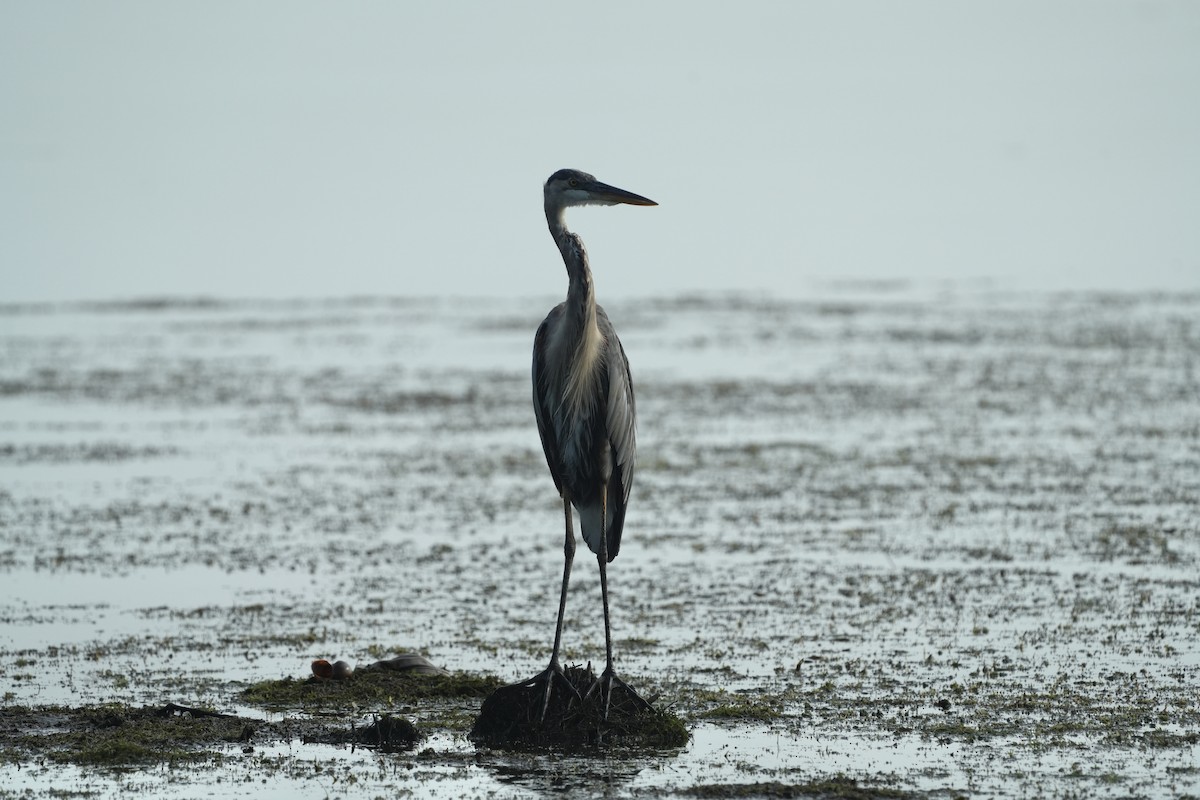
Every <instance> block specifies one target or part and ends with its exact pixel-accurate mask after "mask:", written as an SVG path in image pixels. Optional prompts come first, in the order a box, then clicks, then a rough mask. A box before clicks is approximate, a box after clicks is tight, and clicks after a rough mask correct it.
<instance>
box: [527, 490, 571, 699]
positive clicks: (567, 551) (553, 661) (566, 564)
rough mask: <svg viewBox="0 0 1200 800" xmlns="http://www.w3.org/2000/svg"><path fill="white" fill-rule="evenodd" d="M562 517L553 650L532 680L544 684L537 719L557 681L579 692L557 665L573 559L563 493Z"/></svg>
mask: <svg viewBox="0 0 1200 800" xmlns="http://www.w3.org/2000/svg"><path fill="white" fill-rule="evenodd" d="M563 516H564V517H565V519H566V531H567V533H566V540H565V542H564V543H563V579H562V594H561V595H559V598H558V624H557V625H555V627H554V649H553V650H551V651H550V665H549V666H547V667H546V671H545V672H543V673H542V674H541V675H539V676H537V677H536V678H534V679H533V681H534V682H540V681H542V680H544V681H545V682H546V690H545V694H543V695H542V713H541V716H540V717H539V719H542V720H545V719H546V711H547V710H549V708H550V694H551V692H552V691H553V689H554V684H555V682H556V681H557V682H558V683H560V684H562V686H563V688H564V689H566V690H568V693H569V694H573V695H575V697H576V698H577V699H579V690H578V689H576V688H575V687H574V685H572V683H571V682H570V681H569V680H567V675H566V673H565V672H563V668H562V666H561V665H560V664H559V663H558V651H559V648H560V647H561V646H562V629H563V617H564V616H565V615H566V612H567V586H568V585H569V584H570V582H571V562H572V561H573V560H574V559H575V531H574V530H572V528H571V499H570V497H568V496H567V494H566V493H565V492H564V493H563Z"/></svg>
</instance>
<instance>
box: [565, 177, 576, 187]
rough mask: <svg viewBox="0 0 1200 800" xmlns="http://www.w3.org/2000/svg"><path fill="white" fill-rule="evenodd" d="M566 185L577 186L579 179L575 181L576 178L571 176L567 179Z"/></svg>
mask: <svg viewBox="0 0 1200 800" xmlns="http://www.w3.org/2000/svg"><path fill="white" fill-rule="evenodd" d="M567 185H568V186H578V185H579V181H577V180H576V179H574V178H571V180H569V181H567Z"/></svg>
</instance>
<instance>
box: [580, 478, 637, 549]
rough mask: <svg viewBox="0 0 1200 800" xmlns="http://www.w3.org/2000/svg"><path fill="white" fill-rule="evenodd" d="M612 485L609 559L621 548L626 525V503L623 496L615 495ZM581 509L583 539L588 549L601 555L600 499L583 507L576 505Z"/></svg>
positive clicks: (610, 495) (607, 527)
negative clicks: (622, 531)
mask: <svg viewBox="0 0 1200 800" xmlns="http://www.w3.org/2000/svg"><path fill="white" fill-rule="evenodd" d="M612 488H613V487H612V486H611V485H610V486H609V492H608V495H609V497H608V501H609V502H608V514H607V516H608V524H607V525H606V526H604V527H605V529H606V530H607V531H608V560H609V561H612V560H613V559H614V558H616V557H617V553H618V552H619V551H620V549H621V529H622V528H624V527H625V503H624V502H623V498H621V497H619V496H614V495H615V492H613V491H612ZM576 508H577V509H578V510H579V528H580V530H581V531H582V533H583V541H584V542H585V543H587V546H588V549H589V550H591V551H592V552H593V553H595V554H596V555H600V531H601V527H600V499H599V498H596V500H595V502H592V503H588V504H587V505H584V506H582V507H580V506H576Z"/></svg>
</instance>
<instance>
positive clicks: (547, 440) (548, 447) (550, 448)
mask: <svg viewBox="0 0 1200 800" xmlns="http://www.w3.org/2000/svg"><path fill="white" fill-rule="evenodd" d="M562 309H563V307H562V305H558V306H556V307H555V308H554V309H553V310H551V312H550V313H549V314H547V315H546V319H544V320H542V324H541V325H539V326H538V329H537V334H535V335H534V337H533V415H534V416H535V417H536V418H537V427H538V436H539V437H541V440H542V451H543V452H544V453H545V454H546V466H548V467H549V468H550V475H551V477H553V478H554V486H555V488H556V489H558V494H559V496H560V497H561V496H562V493H563V484H562V482H563V478H562V476H563V467H562V463H561V462H560V461H559V455H558V454H559V452H560V450H559V447H558V441H557V440H556V438H555V435H554V425H553V424H551V419H552V416H551V411H550V404H549V400H550V393H551V390H550V388H549V386H547V383H546V381H547V375H548V374H549V371H548V370H547V369H546V341H547V340H548V339H549V337H550V329H551V328H552V327H554V325H555V324H556V323H557V321H558V318H559V317H560V316H561V315H562Z"/></svg>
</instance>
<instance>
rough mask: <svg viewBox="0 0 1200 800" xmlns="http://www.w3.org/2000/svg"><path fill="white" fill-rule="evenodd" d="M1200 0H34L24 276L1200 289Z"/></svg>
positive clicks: (438, 290) (235, 281) (0, 50)
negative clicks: (572, 188)
mask: <svg viewBox="0 0 1200 800" xmlns="http://www.w3.org/2000/svg"><path fill="white" fill-rule="evenodd" d="M1198 153H1200V3H1195V2H1136V3H1135V2H1124V3H1116V2H1097V1H1096V0H1086V1H1084V2H1057V3H1056V2H1045V0H1038V1H1037V2H1012V1H1010V0H1005V2H996V3H985V2H970V3H964V2H959V1H958V0H950V1H948V2H904V3H896V2H889V1H884V0H881V1H880V2H841V1H840V0H829V2H807V3H801V2H780V3H753V2H752V3H742V4H738V5H737V10H736V11H735V10H734V6H733V4H729V3H703V2H694V1H691V2H678V3H642V2H605V3H602V4H597V3H586V4H585V3H569V2H556V3H543V2H525V3H477V4H476V3H436V4H435V3H428V4H424V5H423V6H421V7H417V8H414V7H413V4H407V3H405V4H402V3H392V2H379V3H361V2H360V3H323V4H316V3H303V2H295V1H294V0H288V1H287V2H254V3H233V2H230V3H220V2H218V3H210V2H204V3H200V2H195V3H162V2H156V1H148V2H105V3H93V2H52V3H51V2H3V3H0V302H12V301H26V300H58V299H74V298H106V297H129V296H145V295H163V294H188V295H191V294H206V295H218V296H239V297H241V296H268V297H290V296H295V295H306V296H307V295H345V294H381V295H384V294H385V295H392V294H413V293H416V294H431V293H432V294H446V293H470V294H485V295H486V294H505V295H526V294H558V293H561V292H563V291H564V290H565V285H566V278H565V273H564V272H563V269H562V265H561V262H560V261H559V260H558V254H557V251H556V250H555V248H554V246H553V244H552V243H551V241H550V238H549V236H548V234H547V233H546V230H545V221H544V219H543V218H542V214H541V185H542V182H543V181H544V180H545V178H546V177H547V176H548V175H549V174H550V173H551V172H553V171H554V170H556V169H558V168H560V167H564V166H571V167H577V168H580V169H584V170H587V171H589V172H593V173H595V174H596V176H597V177H598V178H600V179H601V180H604V181H606V182H609V183H613V184H615V185H617V186H621V187H623V188H626V189H630V190H632V191H635V192H638V193H641V194H645V195H647V196H649V197H651V198H653V199H655V200H657V201H658V202H659V203H660V206H659V207H657V208H634V207H616V208H589V209H582V210H577V211H575V212H574V213H573V214H571V215H569V216H568V222H569V223H570V224H571V226H572V227H573V228H574V229H575V230H577V231H578V232H580V233H581V235H582V236H583V238H584V241H585V242H586V243H587V245H588V248H589V251H590V252H591V256H592V267H593V271H594V272H595V275H596V284H597V287H598V291H599V292H600V294H601V298H602V299H603V298H604V297H605V296H621V297H627V296H643V295H651V294H655V295H657V294H669V293H673V292H677V291H713V290H725V289H739V290H746V291H751V292H761V291H773V292H780V293H784V294H788V295H795V296H802V295H803V294H804V293H805V292H806V291H808V290H809V289H810V288H811V287H813V286H814V285H818V284H820V283H821V282H825V281H831V280H839V279H852V280H860V279H866V280H895V279H902V280H913V281H918V282H926V281H940V280H946V279H950V280H956V281H957V280H961V281H973V280H975V279H978V278H986V279H990V280H991V281H993V282H994V283H995V284H996V285H999V286H1002V287H1011V288H1035V289H1042V288H1045V289H1055V290H1057V289H1064V288H1084V289H1092V288H1117V289H1133V290H1138V289H1157V288H1164V289H1197V288H1200V156H1198Z"/></svg>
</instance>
